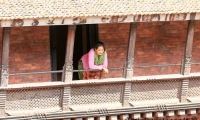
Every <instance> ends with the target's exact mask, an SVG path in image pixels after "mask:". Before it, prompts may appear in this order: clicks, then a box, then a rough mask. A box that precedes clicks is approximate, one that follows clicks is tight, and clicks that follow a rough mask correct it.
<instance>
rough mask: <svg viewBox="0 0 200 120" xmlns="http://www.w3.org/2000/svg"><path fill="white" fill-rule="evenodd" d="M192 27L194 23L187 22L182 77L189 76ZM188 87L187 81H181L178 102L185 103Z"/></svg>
mask: <svg viewBox="0 0 200 120" xmlns="http://www.w3.org/2000/svg"><path fill="white" fill-rule="evenodd" d="M194 27H195V21H189V22H188V31H187V40H186V47H185V55H184V62H183V70H182V72H183V73H182V74H183V75H189V74H190V69H191V59H192V44H193V37H194ZM188 85H189V80H188V79H185V80H182V85H181V94H180V102H187V94H188Z"/></svg>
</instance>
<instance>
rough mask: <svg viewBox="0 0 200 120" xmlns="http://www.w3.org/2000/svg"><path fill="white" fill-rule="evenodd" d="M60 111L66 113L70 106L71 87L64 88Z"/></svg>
mask: <svg viewBox="0 0 200 120" xmlns="http://www.w3.org/2000/svg"><path fill="white" fill-rule="evenodd" d="M62 93H63V94H62V110H63V111H68V110H69V104H70V96H71V87H64V89H63V92H62Z"/></svg>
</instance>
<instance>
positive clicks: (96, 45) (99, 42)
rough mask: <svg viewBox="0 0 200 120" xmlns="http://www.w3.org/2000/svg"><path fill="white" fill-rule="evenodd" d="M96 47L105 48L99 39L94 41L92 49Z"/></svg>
mask: <svg viewBox="0 0 200 120" xmlns="http://www.w3.org/2000/svg"><path fill="white" fill-rule="evenodd" d="M98 47H103V49H104V50H105V46H104V44H103V42H101V41H98V42H96V44H95V45H94V49H97V48H98Z"/></svg>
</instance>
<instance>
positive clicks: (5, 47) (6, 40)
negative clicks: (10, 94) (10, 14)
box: [1, 28, 10, 87]
mask: <svg viewBox="0 0 200 120" xmlns="http://www.w3.org/2000/svg"><path fill="white" fill-rule="evenodd" d="M9 44H10V28H3V44H2V56H1V59H2V64H1V66H2V68H1V87H6V86H8V76H9V73H8V66H9Z"/></svg>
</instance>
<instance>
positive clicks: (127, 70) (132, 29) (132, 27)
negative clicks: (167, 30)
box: [123, 23, 137, 106]
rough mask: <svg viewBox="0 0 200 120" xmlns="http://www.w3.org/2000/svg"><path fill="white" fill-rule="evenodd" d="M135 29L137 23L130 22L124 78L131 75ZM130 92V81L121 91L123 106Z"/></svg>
mask: <svg viewBox="0 0 200 120" xmlns="http://www.w3.org/2000/svg"><path fill="white" fill-rule="evenodd" d="M136 29H137V23H131V24H130V33H129V43H128V51H127V58H126V67H125V69H124V71H125V72H124V73H125V78H127V79H132V77H133V60H134V50H135V42H136ZM130 92H131V83H126V84H125V87H124V93H123V106H129V99H130Z"/></svg>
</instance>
